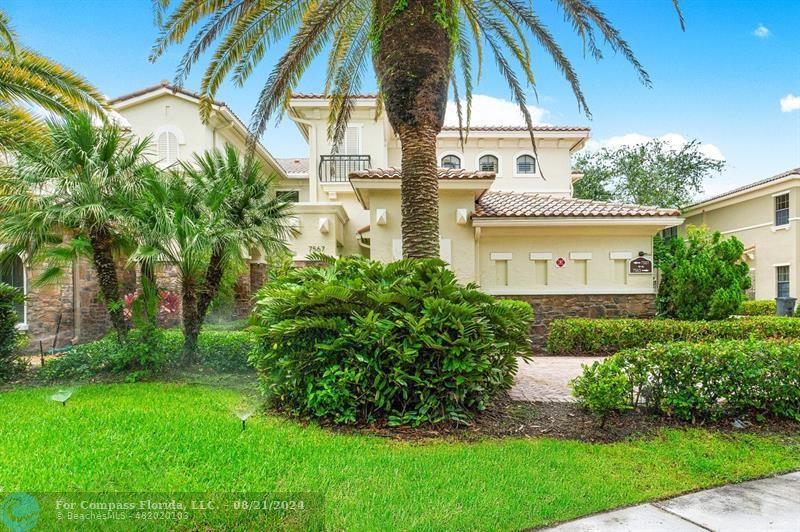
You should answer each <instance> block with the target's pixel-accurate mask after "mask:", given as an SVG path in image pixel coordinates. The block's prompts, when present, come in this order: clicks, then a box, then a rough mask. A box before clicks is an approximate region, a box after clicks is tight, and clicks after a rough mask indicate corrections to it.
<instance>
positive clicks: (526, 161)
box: [517, 155, 536, 175]
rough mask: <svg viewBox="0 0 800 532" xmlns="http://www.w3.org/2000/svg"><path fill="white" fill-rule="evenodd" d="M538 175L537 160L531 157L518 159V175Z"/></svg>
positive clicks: (521, 156)
mask: <svg viewBox="0 0 800 532" xmlns="http://www.w3.org/2000/svg"><path fill="white" fill-rule="evenodd" d="M535 173H536V159H534V158H533V156H531V155H520V156H519V157H517V175H531V174H535Z"/></svg>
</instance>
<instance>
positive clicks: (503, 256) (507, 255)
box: [489, 253, 512, 260]
mask: <svg viewBox="0 0 800 532" xmlns="http://www.w3.org/2000/svg"><path fill="white" fill-rule="evenodd" d="M511 255H512V254H511V253H490V254H489V260H511Z"/></svg>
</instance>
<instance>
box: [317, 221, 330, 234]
mask: <svg viewBox="0 0 800 532" xmlns="http://www.w3.org/2000/svg"><path fill="white" fill-rule="evenodd" d="M330 230H331V222H330V219H329V218H320V219H319V232H320V233H323V234H327V233H328V232H330Z"/></svg>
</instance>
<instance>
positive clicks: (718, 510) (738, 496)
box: [547, 471, 800, 532]
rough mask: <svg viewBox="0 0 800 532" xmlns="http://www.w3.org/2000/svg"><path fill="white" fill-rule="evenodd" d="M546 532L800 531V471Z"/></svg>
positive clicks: (731, 485)
mask: <svg viewBox="0 0 800 532" xmlns="http://www.w3.org/2000/svg"><path fill="white" fill-rule="evenodd" d="M547 530H551V531H558V532H578V531H580V532H587V531H615V532H616V531H631V532H649V531H659V532H660V531H669V532H684V531H685V532H696V531H700V530H713V531H715V532H716V531H719V532H739V531H741V532H756V531H757V532H763V531H781V532H783V531H786V532H798V531H800V471H798V472H795V473H789V474H788V475H782V476H779V477H772V478H765V479H761V480H752V481H749V482H743V483H741V484H730V485H728V486H722V487H720V488H715V489H710V490H705V491H699V492H697V493H690V494H688V495H683V496H681V497H677V498H674V499H669V500H666V501H661V502H653V503H648V504H640V505H638V506H631V507H630V508H623V509H622V510H615V511H612V512H607V513H603V514H597V515H593V516H589V517H584V518H582V519H578V520H576V521H570V522H569V523H564V524H562V525H559V526H557V527H554V528H548V529H547Z"/></svg>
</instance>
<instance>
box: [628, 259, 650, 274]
mask: <svg viewBox="0 0 800 532" xmlns="http://www.w3.org/2000/svg"><path fill="white" fill-rule="evenodd" d="M628 273H631V274H639V273H653V261H652V260H650V259H648V258H645V257H636V258H635V259H633V260H632V261H630V262H629V263H628Z"/></svg>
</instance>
